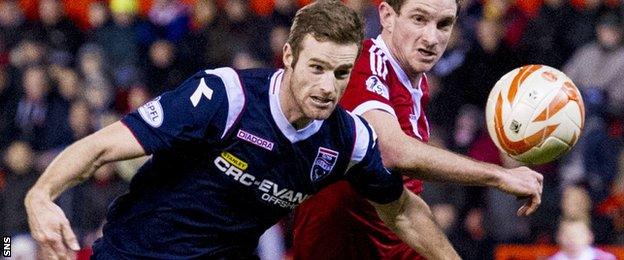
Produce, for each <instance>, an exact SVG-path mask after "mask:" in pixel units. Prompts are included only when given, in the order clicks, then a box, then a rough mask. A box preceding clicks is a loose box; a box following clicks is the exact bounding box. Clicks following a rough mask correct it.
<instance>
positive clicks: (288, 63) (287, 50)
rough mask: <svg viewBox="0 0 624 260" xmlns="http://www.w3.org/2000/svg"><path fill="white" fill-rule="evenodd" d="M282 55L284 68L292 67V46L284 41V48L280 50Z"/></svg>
mask: <svg viewBox="0 0 624 260" xmlns="http://www.w3.org/2000/svg"><path fill="white" fill-rule="evenodd" d="M282 53H284V54H283V56H282V61H283V62H284V68H292V62H293V58H294V57H293V53H292V47H290V44H288V43H286V44H284V49H283V51H282Z"/></svg>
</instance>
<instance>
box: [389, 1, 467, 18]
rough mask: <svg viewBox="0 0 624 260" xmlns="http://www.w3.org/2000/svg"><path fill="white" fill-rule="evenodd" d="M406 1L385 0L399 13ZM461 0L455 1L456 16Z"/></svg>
mask: <svg viewBox="0 0 624 260" xmlns="http://www.w3.org/2000/svg"><path fill="white" fill-rule="evenodd" d="M405 1H406V0H384V2H386V3H388V5H390V7H392V9H394V11H395V12H396V13H397V14H401V7H402V6H403V4H405ZM461 1H462V0H455V3H456V4H457V12H455V17H457V15H459V8H460V7H461Z"/></svg>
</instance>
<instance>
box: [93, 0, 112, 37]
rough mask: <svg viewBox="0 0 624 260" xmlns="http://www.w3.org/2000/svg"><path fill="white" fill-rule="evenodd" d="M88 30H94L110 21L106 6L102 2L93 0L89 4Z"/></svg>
mask: <svg viewBox="0 0 624 260" xmlns="http://www.w3.org/2000/svg"><path fill="white" fill-rule="evenodd" d="M88 17H89V30H90V31H92V32H93V31H96V30H99V29H100V28H102V27H103V26H104V25H106V24H107V23H108V22H110V14H109V12H108V7H106V5H105V4H104V3H103V2H100V1H95V2H91V3H90V4H89V13H88Z"/></svg>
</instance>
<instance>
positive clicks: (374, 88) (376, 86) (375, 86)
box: [366, 76, 390, 99]
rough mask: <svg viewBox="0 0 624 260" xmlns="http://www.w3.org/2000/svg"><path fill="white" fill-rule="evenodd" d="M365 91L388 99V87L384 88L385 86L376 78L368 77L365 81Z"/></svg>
mask: <svg viewBox="0 0 624 260" xmlns="http://www.w3.org/2000/svg"><path fill="white" fill-rule="evenodd" d="M366 89H367V90H368V91H370V92H373V93H376V94H379V95H381V96H382V97H384V98H385V99H390V93H389V91H388V87H386V85H384V84H383V82H381V80H380V79H379V78H378V77H377V76H370V77H369V78H368V79H367V80H366Z"/></svg>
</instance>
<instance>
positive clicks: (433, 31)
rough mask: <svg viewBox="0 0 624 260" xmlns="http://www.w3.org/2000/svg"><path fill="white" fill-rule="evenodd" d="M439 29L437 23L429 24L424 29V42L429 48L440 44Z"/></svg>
mask: <svg viewBox="0 0 624 260" xmlns="http://www.w3.org/2000/svg"><path fill="white" fill-rule="evenodd" d="M437 35H438V28H437V26H436V24H435V23H429V24H427V26H425V28H423V33H422V40H423V42H424V44H425V45H426V46H427V47H432V46H435V45H436V44H438V36H437Z"/></svg>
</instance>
